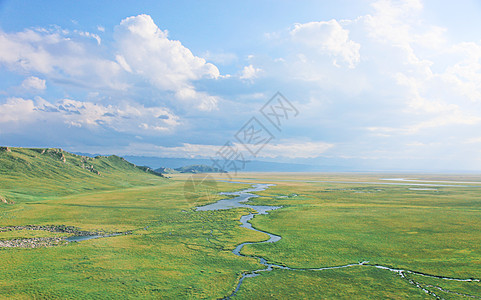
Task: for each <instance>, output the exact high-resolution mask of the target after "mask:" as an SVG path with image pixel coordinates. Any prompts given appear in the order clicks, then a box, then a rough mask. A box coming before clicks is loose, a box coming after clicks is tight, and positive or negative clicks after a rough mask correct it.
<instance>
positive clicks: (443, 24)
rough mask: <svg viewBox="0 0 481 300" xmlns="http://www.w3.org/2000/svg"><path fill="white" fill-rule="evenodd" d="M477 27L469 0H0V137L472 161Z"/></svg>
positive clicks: (479, 135) (400, 162) (399, 165)
mask: <svg viewBox="0 0 481 300" xmlns="http://www.w3.org/2000/svg"><path fill="white" fill-rule="evenodd" d="M479 28H481V3H480V2H479V1H475V0H461V1H456V2H454V1H439V0H438V1H436V0H425V1H421V0H406V1H395V0H374V1H367V0H360V1H354V0H342V1H287V0H280V1H270V0H266V1H235V2H234V1H122V2H121V4H120V2H118V1H13V0H12V1H11V0H0V144H1V145H6V146H17V147H57V148H63V149H65V150H67V151H72V152H86V153H99V154H117V155H143V156H154V157H183V158H186V157H187V158H188V157H191V158H213V157H214V158H215V157H217V158H223V159H226V157H227V156H228V157H229V158H231V159H232V157H235V158H239V157H243V158H245V160H252V159H255V160H267V161H278V162H291V163H304V164H311V165H319V166H323V165H331V166H336V165H342V166H348V167H351V168H352V169H353V170H365V171H376V170H385V171H387V170H392V171H396V170H406V171H409V170H413V171H426V172H430V171H433V172H434V171H471V172H476V171H480V170H481V152H480V150H479V149H481V31H480V30H479ZM278 92H280V93H281V94H280V95H279V94H277V93H278Z"/></svg>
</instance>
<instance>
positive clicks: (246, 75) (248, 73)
mask: <svg viewBox="0 0 481 300" xmlns="http://www.w3.org/2000/svg"><path fill="white" fill-rule="evenodd" d="M260 72H262V69H260V68H255V67H254V66H253V65H248V66H245V67H244V69H242V73H241V75H240V77H239V78H240V79H254V78H256V77H257V76H258V74H259V73H260Z"/></svg>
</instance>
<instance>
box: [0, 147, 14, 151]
mask: <svg viewBox="0 0 481 300" xmlns="http://www.w3.org/2000/svg"><path fill="white" fill-rule="evenodd" d="M0 152H12V150H11V149H10V148H9V147H0Z"/></svg>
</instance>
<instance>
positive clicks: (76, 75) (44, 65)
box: [0, 28, 126, 89]
mask: <svg viewBox="0 0 481 300" xmlns="http://www.w3.org/2000/svg"><path fill="white" fill-rule="evenodd" d="M82 34H83V35H84V36H85V35H86V34H87V33H85V32H84V33H82ZM79 35H80V34H78V35H72V36H69V32H68V31H67V30H61V29H58V28H54V29H50V30H47V29H44V28H37V29H27V30H24V31H23V32H18V33H5V32H2V31H0V65H4V66H6V67H7V68H9V69H10V70H14V71H19V72H21V73H30V72H32V73H40V74H43V75H45V76H49V77H51V78H56V79H62V80H63V81H64V82H67V81H68V82H78V83H81V85H82V86H89V87H93V88H95V87H97V88H98V87H102V88H105V87H106V88H113V89H125V88H126V84H125V83H122V82H121V81H120V80H119V75H120V74H119V72H120V71H121V70H122V68H121V67H120V66H119V64H118V63H116V62H114V61H110V60H108V59H104V58H102V57H101V55H100V54H99V52H100V48H98V45H96V46H93V45H91V44H89V43H86V42H85V41H83V40H82V39H81V38H79V37H78V36H79ZM89 37H92V38H94V39H97V38H96V36H92V35H91V34H89ZM97 41H98V40H97Z"/></svg>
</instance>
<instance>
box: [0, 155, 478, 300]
mask: <svg viewBox="0 0 481 300" xmlns="http://www.w3.org/2000/svg"><path fill="white" fill-rule="evenodd" d="M44 150H45V149H22V148H12V149H11V151H10V152H6V151H0V196H1V197H2V198H3V199H6V201H0V227H5V226H25V225H67V226H75V227H77V228H79V229H80V230H87V231H106V232H119V231H132V234H130V235H121V236H115V237H109V238H101V239H94V240H88V241H84V242H79V243H69V244H67V245H61V246H57V247H40V248H35V249H24V248H0V298H2V299H111V298H126V299H134V298H145V299H157V298H181V299H182V298H188V299H189V298H190V299H198V298H204V299H217V298H222V297H225V296H227V295H229V294H231V292H232V291H233V290H234V288H235V287H236V285H237V282H238V280H239V278H240V276H241V274H242V273H243V272H249V271H252V270H257V269H262V268H263V266H262V265H261V264H259V262H258V260H257V259H255V258H251V257H239V256H236V255H234V254H233V253H232V252H231V251H232V249H234V248H235V246H236V245H238V244H239V243H242V242H246V241H251V242H255V241H262V240H265V239H267V236H266V235H264V234H262V233H258V232H254V231H251V230H248V229H245V228H241V227H239V224H240V223H239V218H240V217H241V216H242V215H245V214H247V213H249V211H248V209H243V208H238V209H232V210H223V211H199V212H197V211H195V209H194V208H195V206H197V205H203V204H207V203H212V202H214V201H217V200H219V199H222V198H223V197H225V196H220V195H218V194H217V193H214V192H212V194H211V195H202V196H201V197H200V198H198V199H196V200H195V201H192V200H186V199H185V198H184V191H183V188H184V183H185V180H186V179H187V178H188V175H187V174H175V175H172V178H171V179H166V178H163V177H160V176H157V175H155V174H154V173H152V172H149V171H148V170H146V169H142V168H138V167H136V166H135V165H132V164H130V163H128V162H126V161H125V160H123V159H122V158H119V157H115V156H112V157H97V158H95V159H93V158H85V157H82V156H77V155H73V154H70V153H67V152H65V151H60V150H58V149H50V150H46V151H44ZM42 152H43V153H42ZM64 158H65V159H64ZM99 173H100V175H99ZM404 176H405V175H404ZM416 176H417V178H420V177H419V175H416ZM380 177H385V176H380V175H376V174H366V175H350V174H269V173H265V174H248V173H246V174H240V175H239V177H238V178H236V180H239V181H245V182H262V183H275V184H276V186H273V187H270V188H269V189H267V190H266V191H263V192H259V193H258V194H260V195H261V196H262V197H259V198H256V199H252V200H251V203H254V204H263V205H282V208H281V209H278V210H275V211H271V212H270V213H269V214H268V215H263V216H258V217H256V218H254V219H253V221H252V223H253V225H254V226H255V227H256V228H258V229H261V230H265V231H268V232H272V233H274V234H278V235H280V236H282V239H281V240H280V241H279V242H277V243H272V244H271V243H270V244H253V245H247V246H245V247H244V248H243V250H242V253H243V254H248V255H252V256H257V257H258V256H262V257H264V258H266V259H267V260H268V261H270V262H275V263H278V264H282V265H286V266H289V267H292V268H320V267H328V266H339V265H345V264H351V263H357V262H360V261H369V262H370V264H379V265H385V266H390V267H393V268H403V269H407V270H413V271H417V272H421V273H427V274H432V275H438V276H449V277H459V278H481V244H480V243H479V241H481V199H480V197H479V192H480V191H481V188H479V187H476V184H472V186H470V187H437V188H436V189H437V190H428V191H422V190H409V189H408V188H409V186H388V185H372V184H365V183H363V182H368V181H369V182H371V181H372V182H378V181H379V180H378V179H379V178H380ZM386 177H387V176H386ZM392 177H395V176H392ZM398 177H402V176H398ZM405 177H408V176H405ZM293 179H294V180H298V181H285V180H293ZM425 179H431V180H448V179H450V180H460V181H461V180H462V181H481V180H480V178H476V177H473V176H471V177H470V176H464V177H454V176H449V177H442V176H440V175H436V176H434V175H430V176H425ZM303 181H331V182H303ZM333 181H334V182H333ZM336 181H349V182H352V183H341V182H336ZM480 185H481V184H480ZM244 188H246V185H243V184H237V183H228V182H218V183H217V192H221V191H235V190H241V189H244ZM5 202H6V203H5ZM60 235H62V234H60V233H53V232H45V231H30V230H20V231H8V232H0V240H2V239H3V240H7V239H13V238H30V237H48V236H60ZM408 277H409V279H403V278H401V277H400V276H399V275H397V274H396V273H394V272H391V271H388V270H381V269H376V268H374V267H372V266H354V267H349V268H343V269H334V270H322V271H300V270H274V271H272V272H261V274H260V275H259V276H257V277H254V278H247V279H246V280H245V281H244V282H243V284H242V286H241V288H240V290H239V291H238V293H237V294H236V296H235V297H234V298H239V299H259V298H277V299H292V298H318V299H332V298H340V299H348V298H392V299H405V298H407V297H413V298H419V299H430V298H433V296H431V295H428V294H426V293H425V292H423V291H422V290H421V289H420V288H418V287H416V286H415V285H413V284H411V283H409V280H413V281H416V282H417V283H419V284H420V285H421V286H422V287H425V288H426V289H429V290H432V291H435V292H436V293H437V294H438V295H439V296H440V297H443V298H446V299H458V298H459V299H465V298H466V296H462V295H457V294H454V293H452V291H455V292H457V293H458V294H467V295H474V296H477V297H481V284H480V283H479V282H457V281H447V280H443V279H439V278H432V277H425V276H420V275H416V274H409V275H408ZM439 288H441V289H442V290H447V291H450V292H443V291H442V290H440V289H439Z"/></svg>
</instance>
